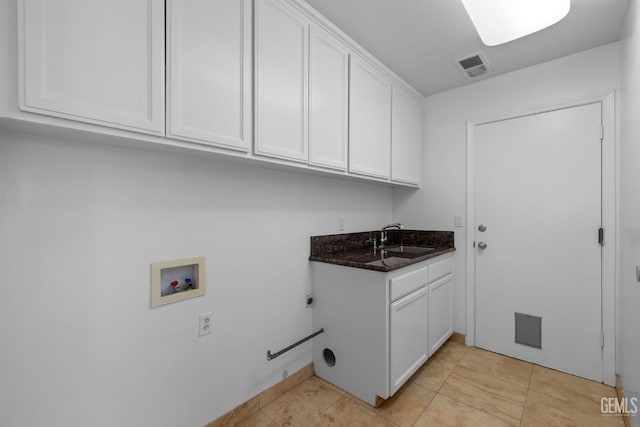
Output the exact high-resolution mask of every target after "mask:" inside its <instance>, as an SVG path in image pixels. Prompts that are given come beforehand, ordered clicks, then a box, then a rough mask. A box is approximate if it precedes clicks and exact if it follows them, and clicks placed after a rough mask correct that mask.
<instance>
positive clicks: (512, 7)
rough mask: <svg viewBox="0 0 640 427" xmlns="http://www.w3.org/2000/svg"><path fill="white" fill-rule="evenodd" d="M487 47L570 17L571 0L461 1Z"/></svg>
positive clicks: (517, 37) (531, 32)
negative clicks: (568, 15)
mask: <svg viewBox="0 0 640 427" xmlns="http://www.w3.org/2000/svg"><path fill="white" fill-rule="evenodd" d="M462 4H463V5H464V8H465V9H467V13H468V14H469V17H470V18H471V21H472V22H473V25H474V26H475V27H476V30H477V31H478V34H479V35H480V39H481V40H482V42H483V43H484V44H486V45H487V46H496V45H499V44H502V43H506V42H510V41H512V40H515V39H519V38H520V37H524V36H526V35H529V34H533V33H535V32H536V31H540V30H542V29H543V28H547V27H549V26H551V25H553V24H555V23H556V22H558V21H560V20H561V19H562V18H564V17H565V16H567V14H568V13H569V8H570V7H571V0H462Z"/></svg>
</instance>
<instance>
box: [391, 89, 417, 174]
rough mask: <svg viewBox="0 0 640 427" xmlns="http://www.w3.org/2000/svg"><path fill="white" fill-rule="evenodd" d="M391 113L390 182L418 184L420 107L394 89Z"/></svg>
mask: <svg viewBox="0 0 640 427" xmlns="http://www.w3.org/2000/svg"><path fill="white" fill-rule="evenodd" d="M392 111H393V117H392V126H391V128H392V135H391V179H392V180H393V181H398V182H404V183H408V184H419V183H420V152H421V150H420V145H421V139H422V106H421V105H420V102H419V101H418V100H417V99H416V98H415V97H413V96H412V95H411V94H409V93H407V92H406V91H405V90H403V89H400V88H398V87H395V86H394V88H393V109H392Z"/></svg>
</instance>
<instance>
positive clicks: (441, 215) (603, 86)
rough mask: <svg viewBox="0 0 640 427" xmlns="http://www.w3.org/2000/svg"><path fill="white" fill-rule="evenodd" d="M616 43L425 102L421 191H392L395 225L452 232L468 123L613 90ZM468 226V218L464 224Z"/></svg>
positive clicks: (460, 260) (461, 191)
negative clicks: (398, 222) (399, 223)
mask: <svg viewBox="0 0 640 427" xmlns="http://www.w3.org/2000/svg"><path fill="white" fill-rule="evenodd" d="M619 63H620V45H619V43H614V44H610V45H606V46H602V47H599V48H596V49H592V50H588V51H585V52H581V53H578V54H575V55H571V56H568V57H564V58H560V59H557V60H554V61H551V62H547V63H544V64H540V65H536V66H533V67H529V68H526V69H523V70H519V71H515V72H513V73H509V74H504V75H501V76H498V77H495V78H491V79H487V80H483V81H480V82H478V83H475V84H472V85H469V86H464V87H461V88H458V89H454V90H451V91H447V92H443V93H440V94H436V95H432V96H430V97H427V98H426V99H425V101H424V114H425V128H424V129H425V130H424V133H423V136H424V145H423V147H424V148H423V161H422V183H423V184H422V188H421V189H420V190H417V191H416V190H409V189H403V188H398V189H394V217H395V218H394V219H395V220H396V221H400V222H402V223H404V224H406V225H408V226H409V227H411V228H426V229H443V230H451V229H453V225H454V222H453V221H454V215H455V214H456V213H463V214H465V215H466V214H467V212H466V121H467V120H472V121H482V120H491V119H497V118H500V117H505V116H510V115H514V114H518V113H526V112H529V111H532V110H536V109H541V108H545V107H549V106H554V105H558V104H562V103H566V102H572V101H578V100H585V99H589V98H593V97H598V96H602V95H605V94H607V93H610V92H612V91H614V90H615V91H617V90H618V88H619V73H620V71H619V70H620V68H619ZM465 221H466V217H465ZM455 245H456V249H457V251H456V253H455V266H456V270H455V280H456V283H455V288H454V290H455V296H454V306H455V308H454V309H455V320H454V328H455V330H456V331H457V332H460V333H466V288H465V280H466V276H465V265H466V254H465V251H466V242H465V229H464V228H455Z"/></svg>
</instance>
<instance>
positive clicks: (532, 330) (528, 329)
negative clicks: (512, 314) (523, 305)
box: [516, 313, 542, 348]
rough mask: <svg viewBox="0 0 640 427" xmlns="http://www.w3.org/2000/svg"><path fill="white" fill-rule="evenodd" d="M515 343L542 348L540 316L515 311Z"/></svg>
mask: <svg viewBox="0 0 640 427" xmlns="http://www.w3.org/2000/svg"><path fill="white" fill-rule="evenodd" d="M516 343H518V344H524V345H528V346H529V347H534V348H542V317H539V316H532V315H530V314H524V313H516Z"/></svg>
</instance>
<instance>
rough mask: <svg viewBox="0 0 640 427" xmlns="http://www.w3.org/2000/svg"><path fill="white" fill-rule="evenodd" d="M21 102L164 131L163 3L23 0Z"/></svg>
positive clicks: (93, 120) (54, 113)
mask: <svg viewBox="0 0 640 427" xmlns="http://www.w3.org/2000/svg"><path fill="white" fill-rule="evenodd" d="M18 8H19V9H18V10H19V14H20V15H19V23H20V24H19V25H20V30H19V43H20V48H19V54H20V79H21V82H20V107H21V108H22V109H23V110H25V111H31V112H37V113H41V114H46V115H51V116H57V117H63V118H68V119H72V120H78V121H83V122H89V123H96V124H101V125H105V126H111V127H117V128H124V129H132V130H136V131H141V132H146V133H154V134H163V133H164V1H162V0H110V1H102V0H20V1H19V3H18Z"/></svg>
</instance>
